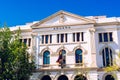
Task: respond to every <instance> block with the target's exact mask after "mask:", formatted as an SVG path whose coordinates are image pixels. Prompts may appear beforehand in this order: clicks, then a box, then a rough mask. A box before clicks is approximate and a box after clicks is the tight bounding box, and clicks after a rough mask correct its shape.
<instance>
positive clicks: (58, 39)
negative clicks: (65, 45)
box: [57, 34, 59, 43]
mask: <svg viewBox="0 0 120 80" xmlns="http://www.w3.org/2000/svg"><path fill="white" fill-rule="evenodd" d="M57 43H59V34H57Z"/></svg>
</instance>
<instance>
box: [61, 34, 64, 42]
mask: <svg viewBox="0 0 120 80" xmlns="http://www.w3.org/2000/svg"><path fill="white" fill-rule="evenodd" d="M61 42H64V34H61Z"/></svg>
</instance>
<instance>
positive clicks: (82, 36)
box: [81, 32, 84, 41]
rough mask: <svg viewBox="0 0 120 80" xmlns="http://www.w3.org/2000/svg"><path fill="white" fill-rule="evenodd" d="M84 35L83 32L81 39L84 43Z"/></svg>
mask: <svg viewBox="0 0 120 80" xmlns="http://www.w3.org/2000/svg"><path fill="white" fill-rule="evenodd" d="M83 34H84V33H83V32H82V33H81V39H82V41H84V35H83Z"/></svg>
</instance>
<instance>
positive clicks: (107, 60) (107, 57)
mask: <svg viewBox="0 0 120 80" xmlns="http://www.w3.org/2000/svg"><path fill="white" fill-rule="evenodd" d="M105 53H106V66H109V64H110V58H109V52H108V48H105Z"/></svg>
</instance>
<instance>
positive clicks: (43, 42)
mask: <svg viewBox="0 0 120 80" xmlns="http://www.w3.org/2000/svg"><path fill="white" fill-rule="evenodd" d="M42 44H44V35H42Z"/></svg>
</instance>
